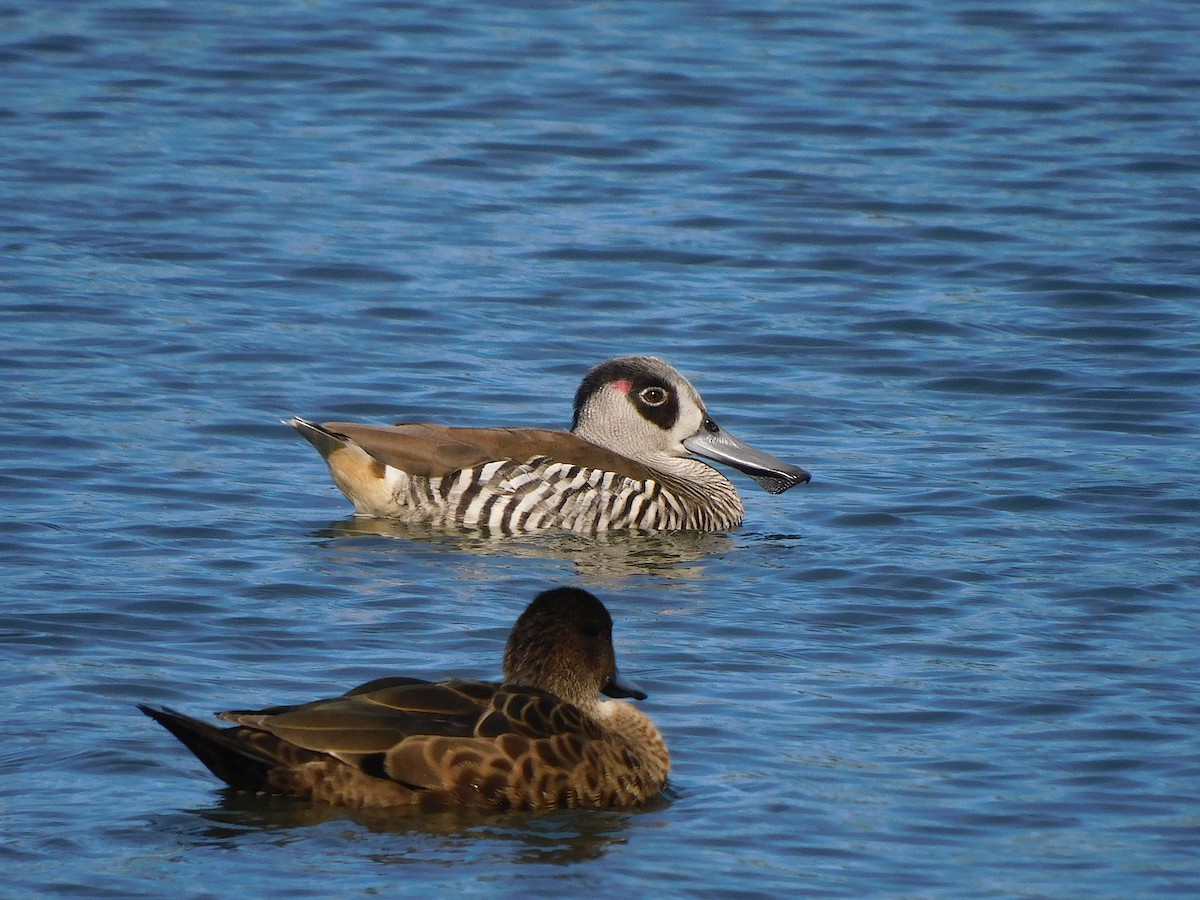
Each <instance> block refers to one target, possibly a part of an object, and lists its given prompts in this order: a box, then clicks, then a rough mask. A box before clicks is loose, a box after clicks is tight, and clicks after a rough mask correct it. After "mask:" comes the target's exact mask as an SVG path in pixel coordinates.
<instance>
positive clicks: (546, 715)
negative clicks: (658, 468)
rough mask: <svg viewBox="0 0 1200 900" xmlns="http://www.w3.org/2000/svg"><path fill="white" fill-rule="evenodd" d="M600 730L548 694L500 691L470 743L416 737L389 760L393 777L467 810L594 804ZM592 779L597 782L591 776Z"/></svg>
mask: <svg viewBox="0 0 1200 900" xmlns="http://www.w3.org/2000/svg"><path fill="white" fill-rule="evenodd" d="M600 738H601V733H600V731H599V729H598V728H597V726H596V725H595V724H594V723H592V722H591V721H590V720H588V719H586V718H585V717H584V716H583V714H582V713H581V712H580V711H579V710H578V709H577V708H576V707H574V706H572V705H570V704H568V703H564V702H563V701H561V700H558V699H556V698H554V697H552V696H550V695H549V694H545V693H542V692H540V691H530V690H526V689H519V688H518V689H508V688H503V687H502V688H501V689H500V690H498V691H497V692H496V693H495V694H494V696H493V697H492V702H491V703H490V708H489V711H488V713H487V714H486V715H485V716H483V718H482V719H480V721H479V723H478V726H477V728H476V731H475V734H474V735H473V736H470V737H452V736H446V735H425V736H413V737H410V738H407V739H405V740H404V741H401V742H400V743H399V744H397V745H396V746H395V747H393V748H392V749H391V750H389V751H388V752H387V753H385V754H384V757H383V760H382V763H383V770H384V772H385V773H386V774H387V776H388V777H390V778H392V779H393V780H396V781H400V782H402V783H404V784H405V785H408V786H410V787H413V788H417V789H420V790H424V791H428V792H429V793H430V794H431V795H434V796H440V797H445V798H452V800H453V801H454V802H457V803H463V804H467V805H481V804H482V805H486V806H492V807H496V808H501V809H510V808H518V809H548V808H557V807H564V806H576V805H590V803H588V804H584V803H583V798H585V797H588V796H589V792H591V793H592V794H594V791H593V790H592V788H591V787H590V786H589V784H588V781H589V772H590V768H589V765H588V763H589V758H588V748H589V746H592V745H593V743H594V742H595V741H597V740H598V739H600ZM592 780H593V781H594V780H595V775H593V777H592Z"/></svg>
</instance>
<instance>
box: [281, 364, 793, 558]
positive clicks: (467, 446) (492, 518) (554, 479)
mask: <svg viewBox="0 0 1200 900" xmlns="http://www.w3.org/2000/svg"><path fill="white" fill-rule="evenodd" d="M287 424H289V425H291V426H292V427H294V428H295V429H296V430H297V431H299V432H300V433H301V434H302V435H304V437H306V438H307V439H308V440H309V441H310V442H311V443H312V444H313V446H315V447H316V448H317V450H318V451H319V452H320V454H321V456H323V457H324V458H325V461H326V462H327V463H328V464H329V471H330V473H331V474H332V475H333V480H334V483H335V484H336V485H337V486H338V487H339V488H340V489H341V491H342V493H344V494H345V495H346V497H347V498H349V500H350V501H351V502H352V503H353V504H354V507H355V509H356V510H357V511H358V513H359V514H361V515H366V516H378V517H382V518H390V519H399V520H402V521H405V522H410V523H414V524H418V523H419V524H426V525H434V526H438V527H451V526H466V527H480V528H485V529H488V530H491V531H497V532H500V533H504V534H512V533H519V532H531V531H538V530H541V529H545V528H565V529H569V530H571V531H578V532H598V531H609V530H613V529H622V528H640V529H646V530H655V531H659V530H690V531H727V530H729V529H731V528H735V527H737V526H738V525H740V524H741V522H742V516H743V514H744V508H743V506H742V499H741V497H740V496H738V492H737V489H736V488H735V487H734V486H733V484H732V483H731V482H730V481H729V479H727V478H726V477H725V476H724V475H722V474H721V473H720V472H718V471H717V470H716V469H714V468H713V467H712V466H710V465H708V464H707V463H706V462H703V461H702V460H709V461H712V462H718V463H724V464H726V465H730V466H733V467H734V468H736V469H740V470H741V471H743V472H745V473H746V474H747V475H749V476H750V477H751V478H753V479H754V480H755V481H756V482H758V484H759V485H761V486H762V487H763V488H765V489H766V490H768V491H770V492H771V493H775V494H778V493H782V492H783V491H786V490H787V489H788V488H791V487H794V486H796V485H797V484H802V483H804V482H806V481H808V480H809V478H810V476H809V474H808V472H806V471H804V470H803V469H801V468H799V467H798V466H793V465H791V464H790V463H786V462H784V461H783V460H781V459H777V458H775V457H774V456H771V455H769V454H767V453H763V452H762V451H761V450H756V449H754V448H753V447H751V446H749V445H748V444H745V443H743V442H741V441H739V440H738V439H737V438H735V437H733V435H731V434H730V433H729V432H727V431H725V430H724V429H722V428H721V427H720V426H718V425H717V423H716V422H715V421H713V419H712V417H711V416H709V414H708V410H707V409H706V408H705V406H704V401H703V400H701V399H700V394H699V393H697V391H696V389H695V388H694V387H692V385H691V384H690V383H689V382H688V380H687V379H686V378H684V377H683V376H682V375H681V374H679V372H677V371H676V370H675V369H674V368H672V367H671V366H669V365H667V364H666V363H665V362H663V361H662V360H660V359H655V358H654V357H649V356H624V357H619V358H617V359H610V360H608V361H607V362H603V363H601V364H600V365H598V366H596V367H595V368H593V369H592V370H591V371H590V372H588V374H587V376H586V377H585V378H584V379H583V383H582V384H580V386H579V390H578V391H577V392H576V394H575V415H574V421H573V423H572V425H571V430H570V431H569V432H567V431H553V430H549V429H541V428H453V427H450V426H446V425H429V424H400V425H394V426H380V425H356V424H351V423H346V422H328V423H326V424H324V425H318V424H316V423H314V422H309V421H307V420H305V419H301V418H294V419H290V420H288V422H287Z"/></svg>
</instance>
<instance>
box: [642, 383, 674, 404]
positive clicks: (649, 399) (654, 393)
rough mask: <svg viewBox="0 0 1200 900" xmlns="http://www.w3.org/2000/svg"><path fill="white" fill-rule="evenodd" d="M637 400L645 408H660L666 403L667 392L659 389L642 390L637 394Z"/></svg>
mask: <svg viewBox="0 0 1200 900" xmlns="http://www.w3.org/2000/svg"><path fill="white" fill-rule="evenodd" d="M638 399H640V400H641V401H642V402H643V403H645V404H646V405H647V406H662V405H663V404H664V403H666V402H667V392H666V391H665V390H663V389H662V388H660V387H648V388H642V389H641V391H639V392H638Z"/></svg>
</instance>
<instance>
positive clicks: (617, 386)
mask: <svg viewBox="0 0 1200 900" xmlns="http://www.w3.org/2000/svg"><path fill="white" fill-rule="evenodd" d="M612 387H613V390H614V391H620V392H621V393H622V394H628V393H629V392H630V391H631V390H633V385H632V384H630V383H629V379H628V378H620V379H618V380H617V381H614V382H613V383H612Z"/></svg>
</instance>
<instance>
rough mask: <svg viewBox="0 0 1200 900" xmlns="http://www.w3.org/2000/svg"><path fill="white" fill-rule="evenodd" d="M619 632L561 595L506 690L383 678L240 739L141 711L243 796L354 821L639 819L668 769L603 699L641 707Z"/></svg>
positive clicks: (636, 716)
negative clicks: (623, 670) (567, 812)
mask: <svg viewBox="0 0 1200 900" xmlns="http://www.w3.org/2000/svg"><path fill="white" fill-rule="evenodd" d="M611 628H612V620H611V618H609V617H608V613H607V611H606V610H604V607H603V604H601V603H600V601H599V600H597V599H596V598H595V597H593V596H592V595H591V594H588V593H587V592H586V591H580V590H575V589H571V588H561V589H558V590H554V591H546V592H544V593H543V594H541V595H539V596H538V598H537V599H535V600H534V602H533V603H532V604H530V606H529V608H528V609H527V610H526V612H525V614H523V615H522V617H521V618H520V619H518V621H517V625H516V626H514V629H513V634H512V636H511V637H510V639H509V646H508V650H506V653H505V676H506V677H505V681H504V682H503V683H496V682H487V681H461V680H454V681H443V682H429V681H423V680H420V679H414V678H382V679H377V680H375V681H371V682H368V683H367V684H364V685H361V686H359V687H357V688H354V689H353V690H351V691H349V692H347V693H346V694H344V695H342V696H340V697H335V698H331V699H326V700H318V701H315V702H312V703H305V704H301V705H297V706H284V707H272V708H269V709H264V710H238V711H231V712H223V713H218V714H217V717H218V718H220V719H223V720H225V721H228V722H232V723H234V727H232V728H227V727H219V726H216V725H212V724H210V723H208V722H204V721H201V720H199V719H195V718H192V717H190V716H186V715H183V714H181V713H178V712H175V711H174V710H169V709H165V708H151V707H148V706H142V707H140V708H141V709H142V711H143V712H144V713H146V715H148V716H150V717H151V718H153V719H154V720H155V721H157V722H158V723H159V724H161V725H162V726H163V727H164V728H166V729H167V730H168V731H170V732H171V733H172V734H174V735H175V736H176V737H177V738H179V740H180V741H181V742H182V743H183V744H184V745H185V746H187V747H188V748H189V749H190V750H191V751H192V752H193V753H194V754H195V755H196V756H197V757H198V758H199V759H200V761H201V762H203V763H204V765H205V766H207V767H208V769H209V770H210V771H211V772H213V774H215V775H216V776H217V777H219V778H221V779H222V780H223V781H225V782H226V783H227V784H228V785H230V786H231V787H233V788H235V789H238V790H243V791H253V792H258V793H267V794H280V795H287V796H293V797H298V798H302V799H306V800H312V801H317V802H323V803H329V804H334V805H339V806H348V807H355V808H378V807H410V808H417V809H423V810H424V809H430V810H432V809H448V808H456V807H471V808H483V809H492V810H547V809H563V808H579V807H593V808H632V807H636V806H640V805H642V804H644V803H645V802H647V801H648V800H650V799H652V798H653V797H656V796H657V795H658V794H659V793H661V791H662V790H663V788H664V787H665V786H666V782H667V773H668V770H669V768H670V758H669V754H668V752H667V747H666V743H665V742H664V741H663V738H662V735H661V734H660V733H659V731H658V729H657V728H656V727H655V726H654V723H653V722H652V721H651V720H650V719H649V718H648V717H647V716H646V715H645V714H644V713H642V712H641V711H640V710H639V709H637V707H635V706H633V705H632V704H630V703H627V702H625V701H624V700H621V699H611V700H600V699H599V697H598V696H597V694H598V693H606V694H608V695H610V696H613V697H636V698H639V699H643V698H644V697H645V694H644V693H642V692H641V691H640V690H639V689H637V688H636V687H633V686H631V685H629V684H627V683H625V682H623V681H621V680H620V678H619V676H618V675H617V670H616V662H615V656H614V654H613V651H612V643H611ZM543 685H544V686H543ZM548 688H549V689H548ZM564 695H565V696H564ZM573 700H574V701H575V702H573Z"/></svg>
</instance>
